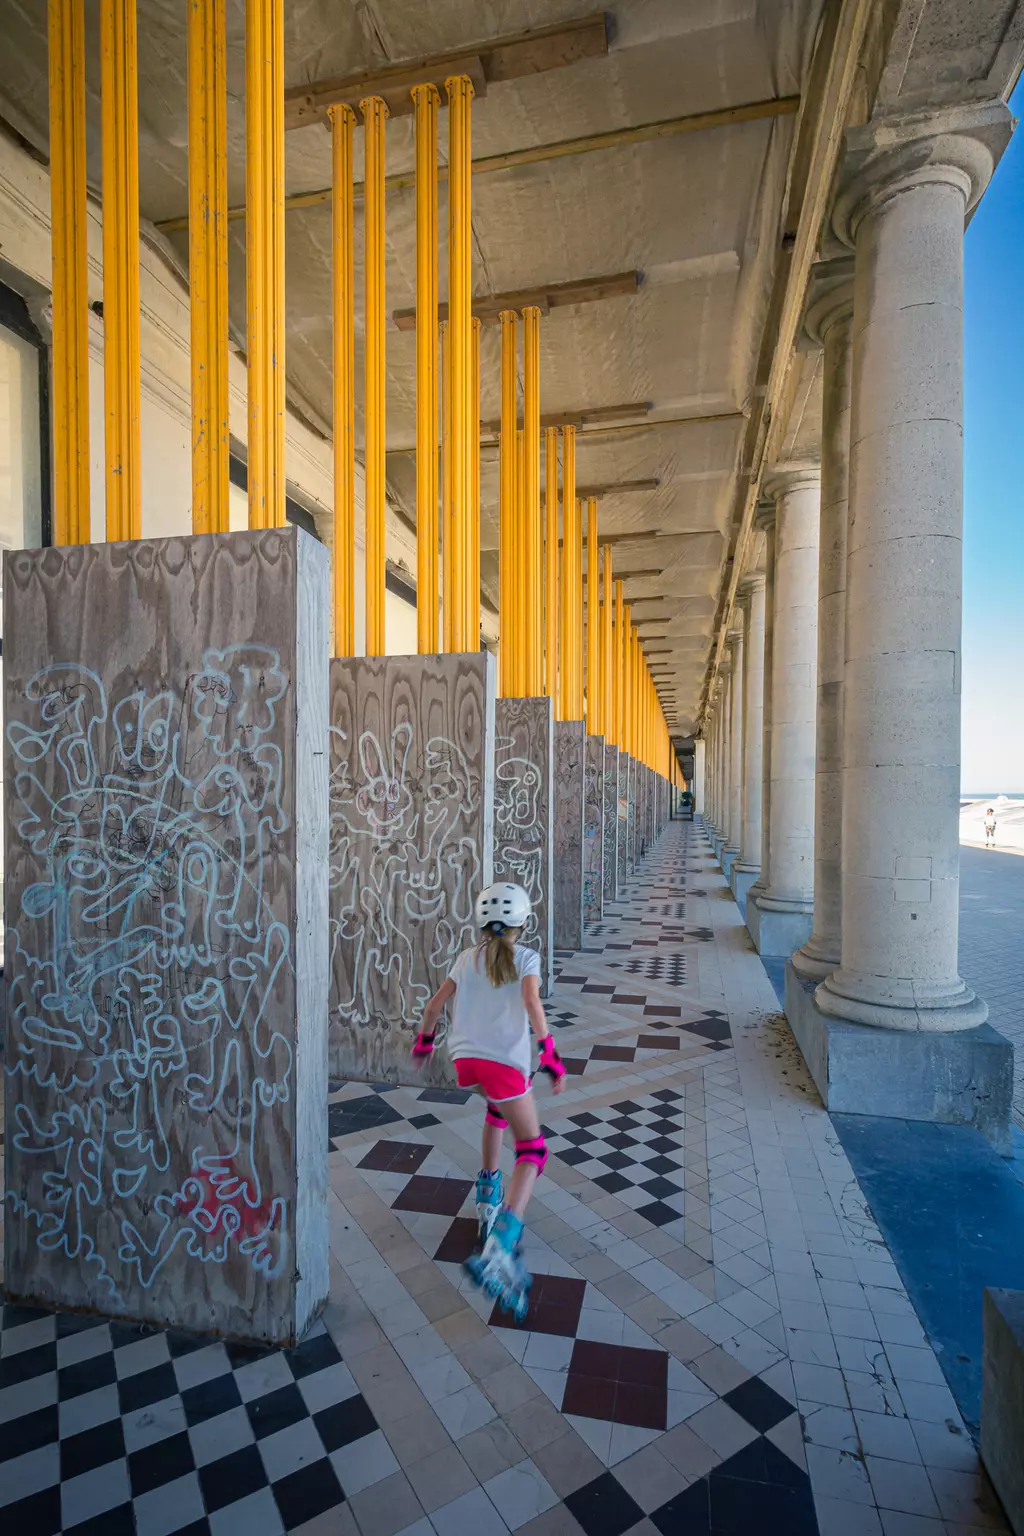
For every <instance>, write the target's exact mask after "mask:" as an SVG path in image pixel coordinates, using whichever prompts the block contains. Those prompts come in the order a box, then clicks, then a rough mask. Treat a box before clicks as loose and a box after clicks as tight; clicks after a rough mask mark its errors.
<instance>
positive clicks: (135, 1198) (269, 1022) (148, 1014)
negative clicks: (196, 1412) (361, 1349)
mask: <svg viewBox="0 0 1024 1536" xmlns="http://www.w3.org/2000/svg"><path fill="white" fill-rule="evenodd" d="M4 608H5V617H6V634H5V642H6V643H5V648H4V672H5V712H6V731H5V742H4V751H5V760H6V775H5V777H6V780H7V783H8V785H9V786H12V787H13V788H12V792H11V793H10V794H9V796H8V799H7V802H6V806H5V840H6V844H7V850H8V867H7V878H6V883H5V890H4V903H5V909H4V910H5V922H6V946H5V981H6V986H7V1002H8V1009H9V1013H8V1017H9V1032H8V1043H7V1077H6V1111H5V1123H6V1128H7V1210H6V1230H5V1283H6V1287H7V1292H8V1295H9V1296H10V1297H18V1298H25V1299H28V1300H30V1301H32V1302H35V1303H38V1304H40V1305H47V1306H49V1305H56V1306H61V1307H65V1308H71V1309H77V1308H81V1309H83V1310H99V1311H101V1312H105V1313H109V1314H111V1315H117V1316H125V1317H130V1318H136V1319H139V1320H145V1321H150V1322H157V1323H165V1324H176V1325H178V1326H181V1327H186V1328H194V1329H200V1330H207V1329H208V1330H215V1331H217V1332H220V1333H225V1334H229V1335H235V1336H239V1337H244V1338H252V1339H257V1340H267V1341H273V1342H277V1343H287V1342H289V1341H291V1340H293V1339H294V1338H295V1337H296V1335H297V1334H298V1333H300V1332H301V1331H302V1329H303V1327H304V1326H305V1324H306V1322H307V1321H308V1320H309V1318H310V1317H311V1316H312V1315H313V1314H314V1313H315V1311H316V1310H317V1308H318V1306H319V1305H320V1304H321V1303H322V1301H323V1300H324V1298H325V1297H326V1294H327V1288H328V1261H327V1204H326V1155H327V1142H326V1120H325V1106H326V1094H327V1051H326V1028H325V1025H326V1006H327V987H326V979H327V945H326V934H327V881H326V858H327V817H326V807H327V772H326V748H327V673H326V668H325V667H324V664H323V657H324V655H325V652H326V648H327V645H328V613H329V590H328V562H327V555H326V551H325V550H324V549H323V548H322V547H321V546H320V545H318V544H317V543H316V541H315V540H313V539H311V538H309V537H308V536H307V535H305V534H303V533H301V532H299V531H298V530H296V529H280V530H279V529H274V530H268V531H265V532H259V533H242V534H221V535H217V536H213V537H206V538H185V539H168V540H161V541H146V542H141V543H135V544H101V545H85V546H77V547H71V548H65V549H59V550H58V549H49V550H39V551H28V552H19V553H15V554H9V555H7V556H6V557H5V563H4ZM255 636H258V637H259V638H258V639H256V638H254V637H255ZM72 656H73V657H74V658H75V660H74V661H69V660H67V659H66V658H68V657H72Z"/></svg>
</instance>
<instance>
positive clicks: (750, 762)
mask: <svg viewBox="0 0 1024 1536" xmlns="http://www.w3.org/2000/svg"><path fill="white" fill-rule="evenodd" d="M740 607H741V609H742V612H743V803H742V809H741V832H740V854H739V858H738V859H737V860H736V862H735V864H734V865H733V867H732V872H731V874H732V878H731V884H732V892H733V895H734V896H735V897H736V900H737V902H738V904H739V906H740V910H741V911H742V910H744V908H745V906H746V899H747V892H748V891H749V890H750V887H751V886H752V885H753V883H754V881H755V880H756V879H757V877H758V875H759V874H760V871H761V772H762V759H763V756H764V754H763V746H762V740H761V732H762V728H763V716H764V610H765V578H764V576H762V575H760V574H758V575H754V576H749V577H747V579H746V581H745V582H744V583H743V587H742V589H741V592H740Z"/></svg>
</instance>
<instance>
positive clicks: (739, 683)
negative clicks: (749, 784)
mask: <svg viewBox="0 0 1024 1536" xmlns="http://www.w3.org/2000/svg"><path fill="white" fill-rule="evenodd" d="M742 836H743V631H742V630H740V631H739V633H738V634H733V635H730V636H729V815H728V828H727V834H726V847H727V848H728V849H729V850H730V851H731V852H732V853H734V854H736V855H738V854H739V850H740V841H741V838H742Z"/></svg>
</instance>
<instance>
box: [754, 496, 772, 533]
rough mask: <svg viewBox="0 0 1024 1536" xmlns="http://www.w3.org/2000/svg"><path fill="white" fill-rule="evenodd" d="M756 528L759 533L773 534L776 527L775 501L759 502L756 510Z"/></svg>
mask: <svg viewBox="0 0 1024 1536" xmlns="http://www.w3.org/2000/svg"><path fill="white" fill-rule="evenodd" d="M754 527H755V529H756V530H757V532H758V533H771V531H772V529H773V528H774V527H775V503H774V501H768V500H762V501H759V502H758V504H757V506H756V507H755V509H754Z"/></svg>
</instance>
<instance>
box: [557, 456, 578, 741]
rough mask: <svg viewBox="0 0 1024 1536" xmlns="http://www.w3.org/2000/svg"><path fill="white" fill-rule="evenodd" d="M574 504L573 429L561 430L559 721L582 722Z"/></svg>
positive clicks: (576, 507)
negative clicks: (560, 666)
mask: <svg viewBox="0 0 1024 1536" xmlns="http://www.w3.org/2000/svg"><path fill="white" fill-rule="evenodd" d="M580 545H581V529H580V518H579V505H578V503H577V500H576V428H575V427H563V428H562V647H561V649H562V668H561V684H560V698H561V710H560V713H559V719H561V720H581V719H582V718H583V698H582V693H583V689H582V679H581V677H580V669H581V659H580V657H581V650H582V644H583V634H582V630H583V619H582V613H581V606H582V591H581V588H580V574H581V568H582V564H583V559H582V551H581V548H580Z"/></svg>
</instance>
